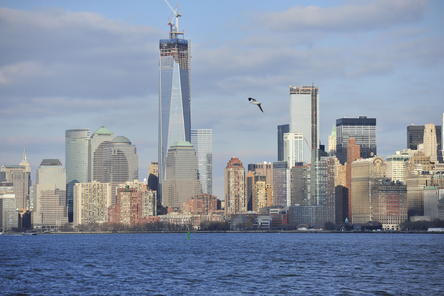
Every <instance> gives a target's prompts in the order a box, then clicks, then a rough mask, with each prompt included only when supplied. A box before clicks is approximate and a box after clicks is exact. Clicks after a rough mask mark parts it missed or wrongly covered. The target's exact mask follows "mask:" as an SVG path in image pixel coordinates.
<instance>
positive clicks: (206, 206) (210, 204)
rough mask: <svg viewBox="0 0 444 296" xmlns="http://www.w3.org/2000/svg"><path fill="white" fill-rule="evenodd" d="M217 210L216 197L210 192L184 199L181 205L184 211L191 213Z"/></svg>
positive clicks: (201, 213) (203, 213)
mask: <svg viewBox="0 0 444 296" xmlns="http://www.w3.org/2000/svg"><path fill="white" fill-rule="evenodd" d="M215 211H217V198H216V197H215V196H214V195H211V194H206V193H203V194H199V195H197V196H194V197H193V198H191V199H190V200H188V201H186V202H185V204H184V206H183V212H184V213H190V214H193V215H208V214H209V213H212V212H215Z"/></svg>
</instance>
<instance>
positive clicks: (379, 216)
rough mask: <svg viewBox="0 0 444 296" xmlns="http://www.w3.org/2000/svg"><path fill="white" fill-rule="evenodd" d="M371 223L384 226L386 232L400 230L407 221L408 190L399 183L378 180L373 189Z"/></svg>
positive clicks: (371, 195)
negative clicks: (374, 222)
mask: <svg viewBox="0 0 444 296" xmlns="http://www.w3.org/2000/svg"><path fill="white" fill-rule="evenodd" d="M371 191H372V192H371V194H370V196H369V197H370V198H371V202H370V203H371V211H370V212H371V215H370V220H369V221H376V222H379V223H381V224H382V228H383V229H386V230H399V229H400V224H401V223H404V222H405V221H406V220H407V188H406V185H404V184H402V183H399V182H392V181H391V180H388V179H378V180H377V181H376V182H375V183H374V185H373V187H372V188H371Z"/></svg>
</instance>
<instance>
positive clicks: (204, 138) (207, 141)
mask: <svg viewBox="0 0 444 296" xmlns="http://www.w3.org/2000/svg"><path fill="white" fill-rule="evenodd" d="M191 144H193V147H194V149H195V150H196V154H197V168H198V170H199V180H200V183H201V184H202V192H203V193H207V194H212V193H213V130H212V129H192V130H191Z"/></svg>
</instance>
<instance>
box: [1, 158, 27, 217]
mask: <svg viewBox="0 0 444 296" xmlns="http://www.w3.org/2000/svg"><path fill="white" fill-rule="evenodd" d="M0 173H1V175H2V177H0V182H1V181H3V182H7V183H12V184H13V187H14V194H15V202H16V209H19V211H20V212H25V211H27V210H29V209H30V187H31V166H30V164H29V162H28V160H27V157H26V154H25V153H24V154H23V159H22V161H21V162H20V163H19V165H2V166H1V167H0ZM1 179H3V180H1Z"/></svg>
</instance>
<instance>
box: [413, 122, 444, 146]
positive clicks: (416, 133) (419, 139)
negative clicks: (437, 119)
mask: <svg viewBox="0 0 444 296" xmlns="http://www.w3.org/2000/svg"><path fill="white" fill-rule="evenodd" d="M424 127H425V126H424V125H414V124H412V125H409V126H407V149H412V150H418V145H420V144H423V143H424ZM435 133H436V142H437V144H438V148H441V147H442V146H441V141H442V126H440V125H435Z"/></svg>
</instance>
